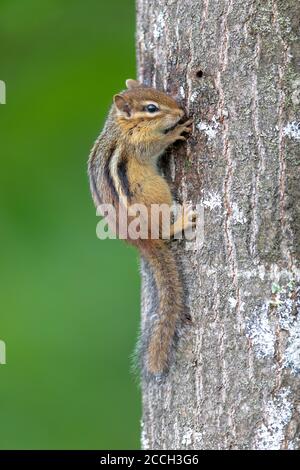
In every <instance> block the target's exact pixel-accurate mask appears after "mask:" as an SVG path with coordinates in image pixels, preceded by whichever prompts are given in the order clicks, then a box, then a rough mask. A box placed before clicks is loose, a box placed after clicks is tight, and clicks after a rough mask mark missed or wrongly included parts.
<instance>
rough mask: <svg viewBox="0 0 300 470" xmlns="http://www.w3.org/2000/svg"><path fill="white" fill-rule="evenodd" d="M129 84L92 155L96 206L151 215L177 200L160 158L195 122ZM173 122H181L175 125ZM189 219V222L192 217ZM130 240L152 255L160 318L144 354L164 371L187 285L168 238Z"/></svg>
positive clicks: (150, 365)
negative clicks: (138, 207)
mask: <svg viewBox="0 0 300 470" xmlns="http://www.w3.org/2000/svg"><path fill="white" fill-rule="evenodd" d="M127 83H128V86H129V87H130V89H128V90H126V91H124V92H122V93H121V94H119V95H116V96H115V98H114V102H115V104H114V105H113V107H112V109H111V111H110V113H109V116H108V119H107V122H106V125H105V127H104V129H103V131H102V133H101V135H100V137H99V138H98V140H97V141H96V143H95V145H94V147H93V149H92V152H91V155H90V158H89V163H88V172H89V179H90V186H91V192H92V195H93V199H94V202H95V204H96V206H97V205H99V204H100V203H106V204H107V203H111V204H113V205H114V206H115V208H116V209H123V210H125V207H124V205H125V203H126V202H124V201H126V200H127V202H128V205H131V204H134V203H139V204H141V203H142V204H144V205H145V206H146V207H147V208H148V213H149V214H150V209H151V205H152V204H167V205H169V206H171V205H172V195H171V191H170V188H169V186H168V184H167V182H166V181H165V179H164V178H163V177H162V176H161V175H160V174H159V172H158V169H157V159H158V157H159V156H160V155H161V154H162V153H163V152H164V150H165V149H166V148H167V147H168V146H169V145H170V144H172V143H173V142H175V141H176V140H185V137H183V136H182V135H181V134H182V132H189V131H190V128H189V127H187V125H188V124H190V121H188V122H187V123H185V124H177V123H178V121H179V119H180V118H181V117H182V116H183V111H182V110H181V109H180V108H179V107H178V105H177V103H176V101H175V100H174V99H173V98H171V97H170V96H168V95H166V94H165V93H162V92H159V91H157V90H155V89H153V88H147V87H144V86H142V85H140V84H138V82H135V81H132V80H129V81H127ZM147 102H150V103H151V102H154V103H156V104H157V105H158V107H159V111H158V112H157V113H155V115H150V114H149V113H148V112H147V111H145V103H146V104H147ZM176 124H177V125H176ZM172 126H176V127H175V128H174V129H172V130H169V129H170V128H171V127H172ZM121 159H122V161H123V166H124V168H126V175H123V180H124V181H125V182H126V178H127V180H128V185H129V188H128V191H127V194H130V196H129V198H127V197H126V195H125V193H126V190H125V189H126V188H123V190H122V184H121V183H123V184H125V183H124V181H123V182H121V181H118V180H117V179H118V172H117V164H119V162H120V161H121ZM125 165H126V167H125ZM125 176H126V178H125ZM119 183H120V184H119ZM129 219H130V217H129ZM129 221H130V220H129ZM177 222H178V221H177ZM183 223H184V225H186V220H184V221H183ZM177 225H178V224H177ZM177 225H176V227H177ZM150 227H151V224H150ZM150 227H149V230H150ZM176 229H177V228H176ZM118 230H119V227H118V226H117V232H118ZM171 232H172V227H171ZM173 232H174V230H173ZM128 242H129V243H131V244H133V245H135V246H136V247H137V248H138V249H139V250H140V252H141V254H142V255H143V256H144V257H145V258H146V259H147V260H148V262H149V265H150V267H151V269H152V271H153V275H154V279H155V283H156V286H157V291H158V295H159V308H158V311H157V312H153V313H156V315H157V319H156V320H154V323H153V325H152V327H151V328H150V336H149V337H147V333H146V332H143V333H142V336H143V335H146V339H144V338H142V342H143V343H144V344H145V345H146V346H145V348H144V349H146V351H145V358H144V359H143V362H144V366H145V369H146V372H147V373H150V374H153V375H159V374H162V373H164V372H166V371H167V370H168V367H169V360H170V354H171V350H172V347H173V342H174V336H175V333H176V328H177V326H178V325H179V323H180V321H181V319H182V317H183V309H184V305H183V287H182V283H181V281H180V277H179V274H178V267H177V265H176V261H175V259H174V256H173V254H172V251H171V249H170V247H169V245H168V242H167V241H165V240H162V239H160V240H151V239H148V240H141V239H139V240H130V239H129V240H128Z"/></svg>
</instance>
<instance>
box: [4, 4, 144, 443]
mask: <svg viewBox="0 0 300 470" xmlns="http://www.w3.org/2000/svg"><path fill="white" fill-rule="evenodd" d="M134 29H135V5H134V0H110V1H109V2H107V1H104V0H86V1H84V2H83V1H82V0H43V1H40V0H1V2H0V79H1V80H4V81H5V82H6V86H7V104H6V105H0V134H1V135H0V151H1V171H0V193H1V197H0V217H1V231H0V243H1V284H0V298H1V315H0V339H1V340H4V341H5V343H6V347H7V364H6V365H1V366H0V447H1V449H17V448H21V449H54V448H57V449H64V448H65V449H66V448H69V449H89V448H98V449H104V448H108V449H116V448H122V449H129V448H139V419H140V404H139V403H140V396H139V389H138V385H137V382H136V380H135V378H134V377H133V375H132V374H131V373H130V366H131V359H130V355H131V353H132V351H133V349H134V345H135V341H136V335H137V331H138V325H139V275H138V255H137V253H136V252H135V251H134V250H133V249H131V248H129V247H127V246H125V244H123V243H121V242H120V241H117V240H111V241H100V240H98V239H97V238H96V234H95V230H96V224H97V221H98V220H99V219H98V218H97V217H96V214H95V209H94V207H93V204H92V201H91V197H90V194H89V188H88V181H87V176H86V161H87V158H88V154H89V150H90V148H91V146H92V144H93V141H94V140H95V138H96V137H97V135H98V133H99V130H100V129H101V126H102V124H103V122H104V120H105V114H106V112H107V109H108V107H109V105H110V102H111V97H112V95H113V94H114V93H116V92H118V91H119V90H121V89H122V88H123V87H124V80H125V79H126V78H129V77H132V78H134V76H135V48H134Z"/></svg>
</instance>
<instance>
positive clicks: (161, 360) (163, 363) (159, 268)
mask: <svg viewBox="0 0 300 470" xmlns="http://www.w3.org/2000/svg"><path fill="white" fill-rule="evenodd" d="M141 251H142V255H143V256H144V258H146V261H148V263H149V265H150V268H151V271H152V274H153V277H154V281H155V284H156V288H157V294H158V306H157V309H156V310H157V311H155V312H150V315H151V318H148V319H147V321H146V328H144V330H147V331H143V332H142V343H143V345H142V349H143V356H144V357H143V367H144V368H146V373H148V374H150V375H158V376H160V375H162V374H164V373H166V372H167V371H168V368H169V365H170V360H171V356H172V352H173V351H174V347H175V342H176V335H177V331H178V327H179V326H180V323H181V322H182V320H183V312H184V292H183V285H182V281H181V277H180V274H179V270H178V266H177V263H176V260H175V257H174V254H173V252H172V250H171V248H170V247H169V245H168V244H167V243H166V242H165V241H163V240H156V241H155V242H153V241H152V242H151V243H149V244H147V245H146V246H144V247H143V248H142V249H141ZM149 323H150V331H148V324H149Z"/></svg>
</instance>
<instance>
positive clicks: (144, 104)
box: [114, 80, 184, 134]
mask: <svg viewBox="0 0 300 470" xmlns="http://www.w3.org/2000/svg"><path fill="white" fill-rule="evenodd" d="M126 86H127V90H126V91H124V92H122V93H120V94H118V95H115V96H114V105H115V108H116V113H117V116H118V117H119V118H120V119H119V122H120V125H121V126H122V127H124V128H125V129H126V128H127V129H131V130H132V129H134V128H136V130H139V131H142V130H145V131H146V132H147V133H153V134H157V133H164V132H167V131H168V130H169V129H171V128H172V127H173V126H175V125H176V124H177V122H178V121H179V120H180V119H181V118H182V117H183V115H184V111H183V110H182V109H181V108H180V107H179V105H178V103H177V102H176V101H175V100H174V99H173V98H172V97H171V96H168V95H166V94H165V93H163V92H161V91H158V90H155V89H154V88H150V87H146V86H144V85H142V84H140V83H139V82H138V81H136V80H126Z"/></svg>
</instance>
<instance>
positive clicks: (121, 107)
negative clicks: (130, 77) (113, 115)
mask: <svg viewBox="0 0 300 470" xmlns="http://www.w3.org/2000/svg"><path fill="white" fill-rule="evenodd" d="M114 103H115V107H116V108H117V112H118V114H121V115H122V116H124V117H126V118H128V117H130V116H131V106H130V104H129V103H128V102H127V101H126V100H125V98H124V97H123V96H122V95H115V96H114Z"/></svg>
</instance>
